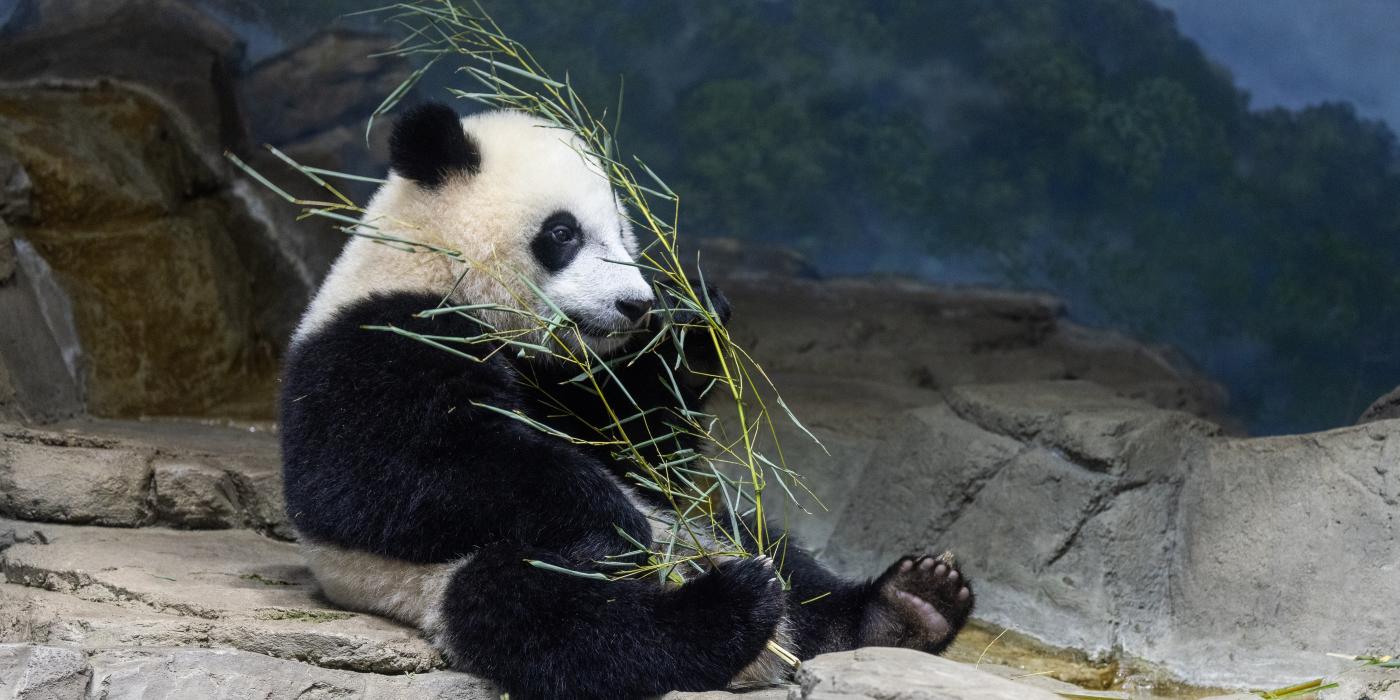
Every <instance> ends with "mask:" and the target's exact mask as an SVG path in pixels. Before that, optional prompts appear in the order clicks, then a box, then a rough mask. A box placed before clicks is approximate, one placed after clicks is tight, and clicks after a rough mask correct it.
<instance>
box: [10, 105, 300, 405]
mask: <svg viewBox="0 0 1400 700" xmlns="http://www.w3.org/2000/svg"><path fill="white" fill-rule="evenodd" d="M182 138H183V137H182V136H181V132H180V130H179V129H178V128H177V126H176V125H175V124H174V122H173V119H172V117H171V115H169V114H168V113H166V112H165V111H164V110H162V109H161V107H160V106H159V105H157V104H156V103H154V102H152V101H151V100H150V99H149V98H148V97H146V96H144V95H141V94H138V93H136V92H132V91H127V90H123V89H119V88H116V87H111V86H107V87H99V88H95V89H90V90H84V89H57V88H16V89H11V90H4V91H0V150H3V149H8V150H10V151H11V152H13V153H14V154H15V155H16V157H17V158H18V159H19V160H20V161H21V162H22V163H23V164H24V166H25V168H26V169H27V170H28V172H29V174H30V176H31V177H32V178H33V180H34V202H35V222H34V223H33V224H31V225H25V226H24V227H23V228H22V229H19V230H18V231H17V232H18V233H19V234H20V235H22V236H23V237H24V238H25V239H26V240H28V241H29V242H30V243H32V244H33V246H34V248H35V249H36V251H37V253H38V255H39V256H40V257H42V259H43V261H44V262H45V263H46V264H47V265H49V266H51V267H52V269H53V270H54V272H55V273H56V276H57V278H58V281H59V283H60V285H61V286H62V287H63V290H64V291H65V292H66V293H67V295H68V296H69V297H70V298H71V300H72V308H73V313H74V319H75V321H76V326H77V330H78V334H79V336H80V339H81V342H82V349H83V352H84V355H85V357H86V359H87V361H86V362H85V363H84V365H85V366H84V371H85V377H84V379H85V384H86V390H87V391H86V394H87V396H86V398H87V406H88V408H89V410H91V411H92V412H94V413H97V414H99V415H133V414H150V413H155V414H181V413H184V414H200V413H205V412H209V411H211V410H213V411H217V410H218V409H219V408H220V407H221V405H223V406H225V407H226V406H228V405H229V404H231V403H236V402H238V401H239V400H241V399H242V397H243V396H244V395H246V394H247V393H249V392H250V391H259V392H260V395H261V396H264V397H267V396H270V395H271V394H272V393H273V392H272V388H271V387H272V377H273V375H274V373H275V366H274V363H273V360H272V357H271V355H272V348H273V347H275V344H276V343H275V342H274V340H273V337H276V336H272V335H270V334H269V332H268V330H269V329H268V328H267V326H266V323H267V322H266V320H265V319H264V318H263V317H262V311H261V310H262V309H264V308H280V306H281V305H283V304H285V303H286V302H285V301H282V302H278V303H275V304H272V305H271V306H270V307H265V306H263V305H262V304H261V303H260V299H259V296H260V294H266V293H267V292H266V290H265V291H264V292H261V293H255V292H254V287H255V286H258V285H259V283H260V282H268V281H269V280H267V279H266V278H264V279H261V280H260V279H259V275H257V274H256V273H255V269H256V268H254V267H252V266H251V264H252V263H253V262H255V261H254V260H252V258H251V257H249V254H248V252H247V251H246V250H245V248H246V246H244V245H241V244H240V243H239V241H240V240H243V239H246V231H247V230H251V229H254V228H256V223H255V222H253V221H251V220H250V219H248V218H247V215H246V214H245V213H243V211H242V205H241V203H239V202H237V201H235V200H234V199H232V198H231V197H230V196H228V195H227V194H226V193H222V192H220V191H219V189H218V188H219V180H218V176H217V174H216V173H215V172H214V171H212V170H210V169H209V168H208V167H206V165H205V164H204V163H203V162H202V161H201V160H200V159H199V158H198V157H197V156H196V155H195V153H194V152H193V150H192V149H191V148H190V147H189V146H188V145H187V144H185V143H184V142H183V141H182ZM285 293H286V288H283V289H280V290H279V294H281V295H285ZM292 296H293V297H294V296H295V294H293V295H292ZM277 342H280V340H279V341H277ZM261 403H262V406H261V409H260V412H261V413H262V414H263V415H269V414H270V406H269V405H268V403H269V402H268V401H267V399H266V398H263V399H262V401H261Z"/></svg>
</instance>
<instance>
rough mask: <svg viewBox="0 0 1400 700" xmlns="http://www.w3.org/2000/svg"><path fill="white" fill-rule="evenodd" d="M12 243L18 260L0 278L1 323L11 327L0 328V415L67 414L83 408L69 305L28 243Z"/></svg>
mask: <svg viewBox="0 0 1400 700" xmlns="http://www.w3.org/2000/svg"><path fill="white" fill-rule="evenodd" d="M4 227H5V224H4V223H3V222H0V228H4ZM12 244H13V248H12V250H13V251H14V253H15V258H16V263H17V264H16V265H15V268H14V270H13V274H12V276H11V277H10V279H9V280H8V281H0V328H5V329H14V330H13V331H10V332H5V333H0V377H3V378H4V379H0V417H4V418H5V419H8V420H26V421H31V422H41V423H42V422H51V421H55V420H60V419H64V418H70V417H72V416H74V415H76V414H78V413H81V412H82V411H83V391H82V384H81V373H80V372H79V370H80V363H81V352H80V351H79V349H78V346H77V341H76V338H77V329H76V328H75V327H74V325H73V317H72V314H71V310H72V307H71V304H70V303H69V299H68V297H67V295H66V294H64V293H63V290H62V289H61V288H59V286H58V284H57V282H56V281H55V280H54V277H53V271H52V270H51V269H50V268H49V267H48V265H47V263H45V262H44V261H43V259H42V258H40V257H39V255H38V253H36V252H34V248H33V246H31V245H29V243H28V241H24V240H15V241H13V242H12Z"/></svg>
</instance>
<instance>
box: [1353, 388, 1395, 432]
mask: <svg viewBox="0 0 1400 700" xmlns="http://www.w3.org/2000/svg"><path fill="white" fill-rule="evenodd" d="M1392 418H1400V386H1397V387H1395V388H1394V389H1392V390H1390V391H1389V392H1387V393H1386V394H1385V395H1384V396H1382V397H1380V398H1379V399H1376V400H1375V401H1374V402H1373V403H1372V404H1371V405H1370V406H1367V407H1366V410H1365V411H1363V412H1362V413H1361V417H1360V418H1358V419H1357V421H1356V422H1357V423H1358V424H1360V423H1370V422H1371V421H1378V420H1390V419H1392Z"/></svg>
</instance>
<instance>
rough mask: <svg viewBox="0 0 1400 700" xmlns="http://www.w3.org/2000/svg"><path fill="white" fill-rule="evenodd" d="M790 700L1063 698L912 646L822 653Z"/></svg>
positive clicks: (806, 670)
mask: <svg viewBox="0 0 1400 700" xmlns="http://www.w3.org/2000/svg"><path fill="white" fill-rule="evenodd" d="M797 684H798V687H797V688H795V689H793V690H792V691H791V693H790V694H789V695H788V698H789V700H1059V699H1060V696H1059V695H1056V694H1055V693H1053V692H1050V691H1048V690H1045V689H1043V688H1038V687H1035V686H1032V685H1029V684H1025V683H1017V682H1015V681H1011V680H1007V679H1005V678H1002V677H1000V676H997V675H994V674H991V673H984V672H982V671H979V670H977V669H976V668H975V667H973V666H970V665H968V664H960V663H958V662H956V661H949V660H947V659H944V658H940V657H937V656H930V655H928V654H924V653H921V652H917V651H911V650H908V649H856V650H855V651H847V652H841V653H839V654H824V655H822V656H819V657H817V658H815V659H812V660H811V661H809V662H807V663H805V664H803V665H802V668H800V669H798V671H797Z"/></svg>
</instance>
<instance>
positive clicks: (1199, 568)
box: [1125, 420, 1400, 685]
mask: <svg viewBox="0 0 1400 700" xmlns="http://www.w3.org/2000/svg"><path fill="white" fill-rule="evenodd" d="M1189 464H1190V476H1189V478H1188V479H1187V480H1186V481H1185V484H1184V487H1183V490H1182V493H1181V496H1180V498H1179V500H1178V501H1177V502H1176V509H1177V510H1176V512H1177V518H1178V523H1179V525H1178V527H1177V528H1175V529H1174V531H1173V532H1172V534H1171V537H1172V542H1171V548H1172V550H1173V554H1174V556H1173V557H1172V559H1171V569H1170V572H1169V573H1168V576H1169V578H1170V581H1171V587H1170V591H1169V594H1170V595H1169V601H1170V610H1171V627H1170V633H1169V634H1166V635H1160V636H1158V635H1149V636H1143V637H1140V638H1135V639H1132V640H1131V641H1130V642H1128V643H1125V647H1128V648H1130V649H1132V650H1134V651H1139V652H1140V653H1142V654H1143V655H1146V656H1149V657H1150V658H1159V659H1162V660H1163V661H1164V662H1166V663H1167V665H1168V667H1169V668H1170V669H1171V670H1175V671H1178V672H1179V673H1184V672H1187V671H1189V672H1190V673H1191V675H1193V676H1195V677H1196V678H1198V679H1199V680H1202V681H1205V682H1212V681H1220V682H1238V680H1239V679H1241V678H1246V679H1248V680H1249V681H1253V682H1258V683H1261V684H1262V682H1263V681H1264V679H1266V678H1270V677H1272V678H1273V679H1274V680H1273V681H1272V683H1273V684H1274V685H1278V680H1277V679H1280V678H1282V679H1283V680H1305V679H1306V676H1322V675H1327V672H1328V671H1329V670H1330V669H1331V667H1333V666H1335V665H1336V663H1335V662H1334V661H1333V660H1330V659H1328V658H1327V657H1325V654H1327V653H1330V652H1339V651H1340V652H1350V653H1356V652H1362V651H1368V650H1377V651H1380V652H1381V653H1390V652H1392V651H1393V650H1395V649H1400V625H1396V624H1395V622H1394V621H1395V620H1396V619H1397V617H1400V608H1397V607H1396V606H1395V605H1394V604H1393V601H1398V600H1400V577H1397V576H1396V571H1395V569H1396V566H1397V562H1400V524H1397V522H1396V512H1397V508H1398V507H1400V420H1385V421H1376V422H1373V423H1367V424H1365V425H1361V426H1356V427H1351V428H1342V429H1338V430H1331V431H1327V432H1322V433H1314V434H1310V435H1294V436H1284V437H1271V438H1254V439H1227V440H1218V441H1212V442H1211V443H1209V444H1208V445H1207V446H1206V449H1204V450H1201V451H1199V452H1196V453H1195V454H1194V455H1193V458H1192V459H1190V460H1189ZM1134 636H1135V637H1136V635H1134ZM1222 659H1228V660H1229V662H1228V663H1222V662H1221V660H1222Z"/></svg>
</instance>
